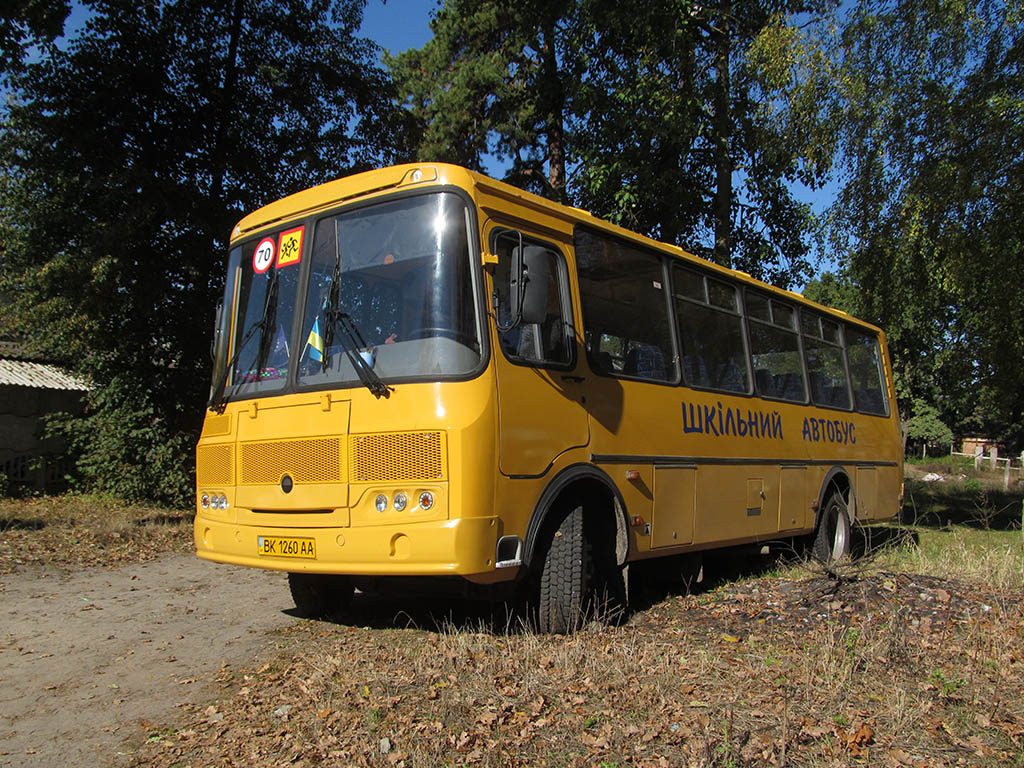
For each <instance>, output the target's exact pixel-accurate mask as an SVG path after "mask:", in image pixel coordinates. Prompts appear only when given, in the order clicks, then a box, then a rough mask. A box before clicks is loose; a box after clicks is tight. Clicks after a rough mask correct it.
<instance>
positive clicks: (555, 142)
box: [541, 21, 565, 202]
mask: <svg viewBox="0 0 1024 768" xmlns="http://www.w3.org/2000/svg"><path fill="white" fill-rule="evenodd" d="M541 61H542V66H543V68H544V70H543V81H544V86H545V87H544V90H545V91H546V92H547V94H548V99H549V101H548V105H549V111H548V117H547V140H548V183H549V184H550V185H551V193H552V197H553V198H554V199H555V200H558V201H560V202H564V201H565V200H564V198H565V130H564V126H563V115H564V112H565V93H564V92H563V90H562V81H561V79H560V78H559V76H558V59H557V57H556V55H555V25H554V22H553V21H546V22H545V23H544V46H543V48H542V50H541Z"/></svg>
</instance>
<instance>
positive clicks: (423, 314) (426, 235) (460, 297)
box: [214, 189, 487, 405]
mask: <svg viewBox="0 0 1024 768" xmlns="http://www.w3.org/2000/svg"><path fill="white" fill-rule="evenodd" d="M475 231H476V222H475V216H474V211H473V208H472V206H471V205H469V203H468V201H467V200H466V199H465V197H464V195H462V194H459V193H458V191H457V190H456V191H453V190H449V189H440V190H432V191H430V192H428V193H419V194H414V195H408V194H405V195H392V196H388V197H385V198H381V199H377V200H374V201H371V202H369V203H363V204H360V205H355V206H346V207H345V208H341V209H337V210H334V211H330V212H327V213H326V214H318V215H317V216H316V217H313V218H309V219H306V220H300V221H290V222H289V223H288V224H286V225H284V226H280V227H276V228H275V229H273V230H270V231H262V232H260V233H259V234H257V235H255V236H254V237H251V238H248V239H247V240H245V241H243V242H241V243H239V244H236V245H235V246H234V247H233V248H232V249H231V251H230V253H229V256H228V274H227V281H226V285H225V295H224V310H223V313H222V317H221V320H220V326H219V328H218V338H220V339H221V342H220V343H218V344H216V345H215V350H214V353H215V359H214V372H215V375H214V390H215V396H216V390H217V382H218V377H223V378H224V379H226V385H225V387H224V395H223V397H222V398H220V399H221V402H220V403H217V404H214V405H218V404H219V405H223V403H224V402H227V401H229V400H234V399H244V398H248V397H256V396H262V395H268V394H275V395H276V394H282V393H285V392H289V391H295V390H309V389H324V388H348V387H357V386H361V385H362V380H361V377H360V376H359V372H358V371H357V370H356V367H355V365H354V364H353V363H354V361H353V360H352V356H351V355H350V354H347V351H349V352H352V353H355V354H358V355H359V357H360V358H361V359H362V360H363V361H365V362H366V363H367V364H368V366H369V367H370V368H371V369H372V370H373V372H374V373H375V374H376V375H377V376H378V377H379V378H380V379H381V380H382V381H384V382H385V383H389V384H394V383H404V382H412V381H424V380H426V381H438V380H450V379H456V380H460V379H466V378H471V377H472V376H475V375H477V374H478V373H479V372H480V371H481V370H482V369H483V367H484V365H485V364H486V352H487V350H486V346H485V345H486V341H485V339H486V335H485V333H484V329H483V312H482V309H481V307H482V300H481V298H480V296H481V290H482V278H481V276H480V269H479V259H478V258H476V257H477V255H478V253H479V245H478V242H477V237H476V236H475V234H474V233H475ZM307 239H308V242H307ZM296 254H297V255H296ZM335 280H337V281H338V282H337V285H336V289H335V290H334V291H333V295H332V290H331V287H332V285H333V284H334V281H335ZM332 298H333V302H332ZM332 304H333V306H332ZM346 328H348V329H354V330H355V333H354V334H351V335H350V334H347V333H346V330H345V329H346ZM346 347H348V350H346ZM355 362H358V361H355Z"/></svg>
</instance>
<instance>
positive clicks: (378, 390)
mask: <svg viewBox="0 0 1024 768" xmlns="http://www.w3.org/2000/svg"><path fill="white" fill-rule="evenodd" d="M340 283H341V248H340V247H339V248H338V253H337V256H336V257H335V260H334V271H333V272H332V273H331V288H330V292H329V293H328V296H327V303H326V306H325V307H324V310H323V313H324V352H323V363H322V365H323V371H324V372H325V373H326V371H327V367H328V365H329V364H330V356H329V350H330V348H331V344H332V343H334V333H335V329H336V328H337V326H339V325H340V326H341V329H342V330H343V331H344V332H345V333H344V337H343V338H342V343H341V348H342V349H343V350H344V351H345V356H346V357H347V358H348V361H349V362H350V363H351V364H352V367H353V368H354V369H355V372H356V376H358V377H359V381H360V382H362V385H363V386H364V387H366V388H367V389H368V390H370V393H371V394H372V395H373V396H374V397H376V398H378V399H380V398H382V397H383V398H385V399H387V398H388V397H390V396H391V387H389V386H388V385H387V384H385V383H384V382H383V381H381V378H380V376H378V375H377V372H376V371H374V370H373V366H372V365H370V364H369V363H368V362H366V360H364V359H363V356H362V355H361V354H360V353H359V350H360V349H368V347H367V345H366V340H365V339H364V338H363V334H361V333H360V332H359V328H358V326H356V323H355V321H354V320H353V319H352V316H351V315H350V314H348V313H347V312H340V311H339V310H338V304H340V303H341V290H340Z"/></svg>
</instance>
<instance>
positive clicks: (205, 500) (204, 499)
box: [199, 493, 210, 509]
mask: <svg viewBox="0 0 1024 768" xmlns="http://www.w3.org/2000/svg"><path fill="white" fill-rule="evenodd" d="M199 506H201V507H202V508H203V509H209V508H210V494H208V493H204V494H203V495H202V496H200V497H199Z"/></svg>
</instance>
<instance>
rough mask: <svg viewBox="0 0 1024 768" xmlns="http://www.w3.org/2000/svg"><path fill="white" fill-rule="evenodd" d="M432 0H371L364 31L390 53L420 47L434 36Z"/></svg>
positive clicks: (364, 18) (434, 6)
mask: <svg viewBox="0 0 1024 768" xmlns="http://www.w3.org/2000/svg"><path fill="white" fill-rule="evenodd" d="M436 7H437V3H436V2H433V1H432V0H387V2H386V3H385V2H383V0H367V3H366V9H365V10H364V11H363V26H362V28H361V30H360V31H361V32H362V33H363V35H364V36H366V37H368V38H370V39H371V40H373V41H374V42H375V43H377V44H378V45H379V46H381V47H382V48H384V49H385V50H387V51H389V52H390V53H401V52H402V51H404V50H406V49H407V48H420V47H421V46H422V45H423V44H424V43H426V42H427V40H429V39H430V37H431V32H430V14H431V11H432V10H433V9H434V8H436Z"/></svg>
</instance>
